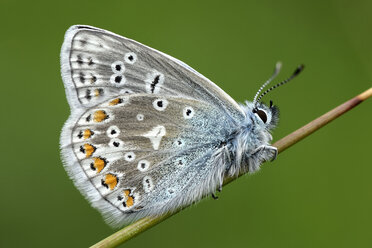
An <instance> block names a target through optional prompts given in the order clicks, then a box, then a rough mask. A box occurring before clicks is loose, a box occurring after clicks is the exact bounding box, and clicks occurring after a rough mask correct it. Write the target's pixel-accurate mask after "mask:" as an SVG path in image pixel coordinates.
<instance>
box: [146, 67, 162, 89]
mask: <svg viewBox="0 0 372 248" xmlns="http://www.w3.org/2000/svg"><path fill="white" fill-rule="evenodd" d="M145 83H146V91H147V93H150V94H157V93H159V90H160V88H161V86H162V85H163V83H164V75H163V74H162V73H160V72H158V71H157V70H154V71H153V72H152V73H149V74H147V76H146V79H145Z"/></svg>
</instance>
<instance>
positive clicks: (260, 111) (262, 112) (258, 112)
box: [256, 109, 267, 123]
mask: <svg viewBox="0 0 372 248" xmlns="http://www.w3.org/2000/svg"><path fill="white" fill-rule="evenodd" d="M256 114H257V115H258V116H259V117H260V119H261V120H262V121H263V123H266V122H267V115H266V113H265V111H263V110H261V109H257V110H256Z"/></svg>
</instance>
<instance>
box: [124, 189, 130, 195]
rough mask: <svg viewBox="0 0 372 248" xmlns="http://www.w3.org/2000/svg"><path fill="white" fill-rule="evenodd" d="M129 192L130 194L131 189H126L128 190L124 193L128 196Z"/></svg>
mask: <svg viewBox="0 0 372 248" xmlns="http://www.w3.org/2000/svg"><path fill="white" fill-rule="evenodd" d="M129 194H130V189H126V190H124V195H125V196H126V197H128V196H129Z"/></svg>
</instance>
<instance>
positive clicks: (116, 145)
mask: <svg viewBox="0 0 372 248" xmlns="http://www.w3.org/2000/svg"><path fill="white" fill-rule="evenodd" d="M112 144H113V145H114V146H115V147H119V145H120V143H119V142H116V141H114V142H112Z"/></svg>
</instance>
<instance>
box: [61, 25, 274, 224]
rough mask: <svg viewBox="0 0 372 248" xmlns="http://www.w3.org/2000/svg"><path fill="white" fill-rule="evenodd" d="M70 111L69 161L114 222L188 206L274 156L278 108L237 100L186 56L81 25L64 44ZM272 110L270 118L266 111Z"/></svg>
mask: <svg viewBox="0 0 372 248" xmlns="http://www.w3.org/2000/svg"><path fill="white" fill-rule="evenodd" d="M61 64H62V77H63V80H64V83H65V89H66V95H67V99H68V102H69V104H70V107H71V115H70V117H69V119H68V120H67V122H66V124H65V125H64V127H63V130H62V134H61V149H62V155H63V160H64V165H65V168H66V170H67V172H68V173H69V175H70V177H71V178H72V179H73V180H74V182H75V185H76V186H77V187H78V188H79V190H80V191H81V192H82V194H83V195H85V197H86V198H87V199H88V200H89V201H90V202H91V204H92V205H93V206H94V207H95V208H97V209H99V210H100V211H101V212H102V213H103V215H104V216H105V219H106V220H107V221H108V222H109V223H110V224H112V225H114V226H120V225H123V224H126V223H129V222H131V221H133V220H136V219H138V218H141V217H144V216H149V215H159V214H163V213H166V212H169V211H173V210H176V209H177V208H179V207H183V206H187V205H189V204H191V203H193V202H195V201H197V200H200V199H201V198H202V197H203V196H205V195H207V194H211V193H213V192H214V191H215V190H216V189H217V188H219V187H221V186H222V182H223V178H224V176H226V175H230V176H234V175H237V174H238V173H239V172H240V171H242V170H243V171H249V172H254V171H256V170H258V169H259V166H260V164H261V163H262V162H263V161H266V160H270V159H272V158H274V157H275V154H276V149H275V148H274V147H271V146H270V144H269V143H270V141H271V139H272V137H271V134H270V130H271V129H273V128H274V127H275V126H276V123H277V119H278V111H277V108H276V107H274V106H270V107H268V106H266V105H264V104H262V103H259V104H256V103H252V102H246V104H245V105H238V104H237V103H236V102H235V101H234V100H233V99H232V98H231V97H229V96H228V95H227V94H226V93H225V92H223V91H222V90H221V89H220V88H218V86H216V85H215V84H213V83H212V82H211V81H209V80H208V79H206V78H205V77H203V76H202V75H200V74H199V73H197V72H196V71H195V70H193V69H192V68H190V67H189V66H187V65H185V64H184V63H182V62H180V61H178V60H176V59H174V58H172V57H170V56H168V55H166V54H163V53H161V52H158V51H156V50H154V49H152V48H149V47H147V46H144V45H142V44H140V43H138V42H135V41H132V40H130V39H127V38H124V37H121V36H118V35H116V34H113V33H111V32H108V31H105V30H101V29H97V28H94V27H90V26H73V27H71V28H70V29H69V30H68V31H67V32H66V36H65V41H64V44H63V46H62V51H61ZM257 110H258V111H263V112H264V118H263V117H262V113H261V112H257Z"/></svg>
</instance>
